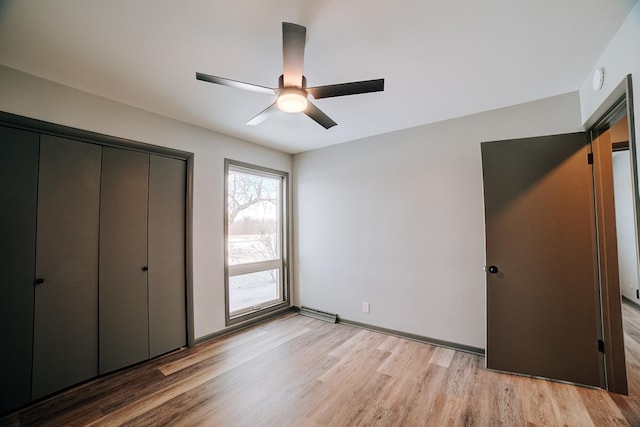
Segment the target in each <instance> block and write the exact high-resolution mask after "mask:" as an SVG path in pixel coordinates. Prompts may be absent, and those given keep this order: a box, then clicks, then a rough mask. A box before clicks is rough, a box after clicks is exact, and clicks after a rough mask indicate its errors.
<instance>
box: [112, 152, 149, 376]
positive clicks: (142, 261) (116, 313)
mask: <svg viewBox="0 0 640 427" xmlns="http://www.w3.org/2000/svg"><path fill="white" fill-rule="evenodd" d="M103 150H104V151H103V156H102V193H101V212H100V214H101V215H100V373H101V374H102V373H106V372H110V371H113V370H116V369H119V368H122V367H125V366H128V365H131V364H134V363H137V362H140V361H142V360H146V359H148V358H149V323H148V322H149V319H148V310H147V272H146V268H147V201H148V187H149V184H148V179H149V154H146V153H141V152H136V151H129V150H123V149H118V148H110V147H104V149H103Z"/></svg>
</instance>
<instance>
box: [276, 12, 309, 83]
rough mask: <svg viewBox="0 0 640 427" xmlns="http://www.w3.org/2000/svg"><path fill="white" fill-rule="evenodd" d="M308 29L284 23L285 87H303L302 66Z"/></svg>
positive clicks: (283, 57)
mask: <svg viewBox="0 0 640 427" xmlns="http://www.w3.org/2000/svg"><path fill="white" fill-rule="evenodd" d="M306 34H307V29H306V28H305V27H303V26H302V25H297V24H292V23H290V22H283V23H282V62H283V72H282V74H283V76H284V87H291V86H295V87H302V66H303V64H304V44H305V37H306Z"/></svg>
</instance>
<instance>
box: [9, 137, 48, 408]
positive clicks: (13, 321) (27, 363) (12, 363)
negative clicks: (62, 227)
mask: <svg viewBox="0 0 640 427" xmlns="http://www.w3.org/2000/svg"><path fill="white" fill-rule="evenodd" d="M39 140H40V135H39V134H37V133H34V132H28V131H23V130H18V129H12V128H9V127H4V126H2V127H0V147H2V155H0V183H1V185H0V290H1V294H0V337H1V341H2V350H0V414H1V413H4V412H7V411H8V410H10V409H12V408H15V407H16V406H20V405H24V404H27V403H29V399H30V398H31V360H32V359H31V357H32V352H33V348H32V343H33V293H34V280H35V277H34V271H35V262H36V260H35V247H36V209H37V198H38V147H39Z"/></svg>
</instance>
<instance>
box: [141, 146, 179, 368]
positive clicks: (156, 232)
mask: <svg viewBox="0 0 640 427" xmlns="http://www.w3.org/2000/svg"><path fill="white" fill-rule="evenodd" d="M185 191H186V163H185V162H184V160H177V159H171V158H167V157H161V156H156V155H151V160H150V172H149V350H150V356H151V357H154V356H158V355H160V354H163V353H166V352H168V351H171V350H174V349H176V348H179V347H182V346H184V345H186V342H187V336H186V330H187V326H186V299H185V211H184V209H185Z"/></svg>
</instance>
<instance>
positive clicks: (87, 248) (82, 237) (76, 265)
mask: <svg viewBox="0 0 640 427" xmlns="http://www.w3.org/2000/svg"><path fill="white" fill-rule="evenodd" d="M100 155H101V147H100V146H98V145H93V144H85V143H80V142H76V141H71V140H67V139H62V138H57V137H52V136H46V135H42V136H41V144H40V176H39V194H38V236H37V249H36V278H38V279H42V280H44V283H42V284H39V285H37V286H36V290H35V317H34V347H33V389H32V398H33V399H37V398H39V397H42V396H45V395H47V394H49V393H52V392H54V391H56V390H60V389H62V388H64V387H67V386H70V385H72V384H76V383H78V382H80V381H83V380H86V379H88V378H91V377H93V376H95V375H97V373H98V365H97V361H98V221H99V207H100Z"/></svg>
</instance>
